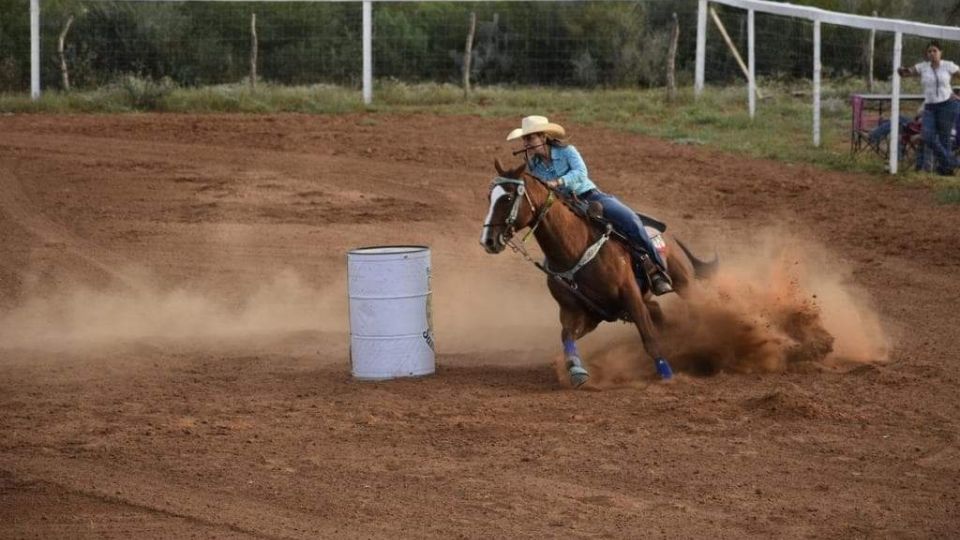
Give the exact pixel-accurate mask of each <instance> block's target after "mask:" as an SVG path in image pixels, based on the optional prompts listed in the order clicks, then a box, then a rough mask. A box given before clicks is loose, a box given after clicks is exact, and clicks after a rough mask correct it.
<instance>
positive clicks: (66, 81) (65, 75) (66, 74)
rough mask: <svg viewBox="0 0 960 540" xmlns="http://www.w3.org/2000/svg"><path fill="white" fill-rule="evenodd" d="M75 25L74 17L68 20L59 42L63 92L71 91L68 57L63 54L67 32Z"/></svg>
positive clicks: (58, 50)
mask: <svg viewBox="0 0 960 540" xmlns="http://www.w3.org/2000/svg"><path fill="white" fill-rule="evenodd" d="M71 24H73V15H70V17H68V18H67V22H66V23H64V25H63V30H61V31H60V39H59V40H58V41H57V53H58V54H59V55H60V78H61V80H62V81H63V90H64V91H65V92H69V91H70V73H69V72H68V70H67V57H66V56H65V55H64V54H63V42H64V41H66V39H67V32H69V31H70V25H71Z"/></svg>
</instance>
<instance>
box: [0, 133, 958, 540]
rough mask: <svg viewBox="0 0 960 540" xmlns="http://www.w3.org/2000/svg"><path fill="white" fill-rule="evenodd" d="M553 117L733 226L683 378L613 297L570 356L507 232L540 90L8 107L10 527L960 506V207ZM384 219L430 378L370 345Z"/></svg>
mask: <svg viewBox="0 0 960 540" xmlns="http://www.w3.org/2000/svg"><path fill="white" fill-rule="evenodd" d="M556 120H559V121H561V122H563V123H565V124H567V128H568V131H569V132H571V133H572V136H573V139H572V141H573V143H574V144H576V145H577V147H578V148H579V149H580V150H581V152H582V153H583V154H584V157H585V158H586V160H587V163H588V165H589V166H590V168H591V176H592V177H594V178H595V179H596V180H597V181H598V182H599V183H600V185H601V186H602V187H603V188H604V189H605V190H607V191H610V192H612V193H615V194H618V195H619V196H620V197H621V198H622V199H623V200H625V201H626V202H628V203H631V204H633V205H634V206H635V207H637V208H639V209H643V210H647V211H649V212H651V213H653V214H655V215H657V216H658V217H660V218H661V219H664V220H665V221H667V222H668V223H669V224H670V227H671V231H672V232H674V233H676V234H677V235H679V236H680V237H682V238H684V239H685V240H687V241H688V243H689V244H690V245H691V246H692V247H693V248H694V249H695V250H696V251H697V252H698V253H699V254H701V255H702V256H703V257H704V258H709V257H710V256H711V255H712V253H713V251H714V249H716V251H717V252H718V253H719V254H720V257H721V260H722V264H723V265H724V266H723V270H722V271H721V274H720V276H718V281H717V282H716V283H714V284H711V287H713V288H712V289H710V291H711V292H710V293H709V294H710V295H713V296H709V295H708V296H709V297H708V298H707V299H706V300H704V301H703V303H702V304H698V305H688V304H684V303H682V302H679V301H677V300H676V299H674V298H671V299H669V300H666V301H665V302H664V305H665V308H666V312H667V317H668V326H667V328H666V329H665V330H664V336H665V339H666V345H667V350H668V352H669V353H670V356H671V357H672V359H673V360H674V362H675V368H676V369H677V371H678V375H677V377H675V379H674V380H673V381H671V382H669V383H662V382H660V381H658V380H657V379H656V378H655V373H654V371H653V366H652V362H650V361H649V359H647V358H645V357H643V353H642V351H641V349H640V340H639V337H638V336H637V335H636V333H635V332H634V331H633V330H632V328H631V327H629V326H626V325H622V324H609V325H605V326H604V327H603V328H601V329H600V330H599V331H598V332H596V333H595V334H593V335H591V336H588V337H587V338H586V339H585V340H584V341H583V344H582V349H581V350H582V352H583V353H584V356H585V360H586V362H587V364H588V365H589V366H590V367H591V369H592V371H593V374H594V379H593V383H592V387H591V389H590V390H587V391H574V390H571V389H569V388H567V387H566V383H565V381H564V379H563V378H561V377H558V374H557V371H556V370H555V368H554V363H555V362H556V361H557V359H558V357H559V355H560V351H561V346H560V340H559V324H558V322H557V309H556V307H555V305H554V304H553V302H552V300H550V298H549V296H548V293H547V290H546V286H545V284H544V280H543V277H542V275H540V274H539V273H538V272H537V271H536V270H535V269H534V268H533V267H531V266H530V265H528V264H527V263H525V262H524V261H523V260H522V259H521V258H520V257H519V256H517V255H515V254H512V253H509V252H508V253H504V254H500V255H497V256H491V255H487V254H486V253H484V251H483V250H482V248H481V247H480V245H479V243H478V239H479V236H480V224H481V221H482V220H483V217H484V215H485V214H486V211H487V199H486V197H487V186H488V183H489V181H490V180H491V178H492V177H493V176H494V170H493V167H492V161H493V159H494V158H495V157H498V156H499V157H501V158H502V159H504V160H510V159H514V158H511V157H510V150H511V148H510V147H509V146H508V145H507V144H506V143H503V142H501V141H502V140H503V138H504V136H505V134H506V133H507V132H508V131H509V130H510V129H511V128H512V127H515V126H514V124H515V123H517V120H516V119H512V120H503V119H485V118H477V117H436V116H420V115H410V116H399V115H398V116H389V115H382V114H372V115H346V116H304V115H281V116H247V115H230V116H217V115H208V116H183V115H133V114H131V115H124V116H95V115H89V116H22V115H15V116H4V117H0V253H2V255H3V256H2V257H0V536H2V537H14V538H18V537H43V538H61V537H90V538H151V537H186V536H192V537H217V538H221V537H225V538H233V537H237V538H246V537H268V538H322V537H328V538H329V537H362V538H397V537H417V538H419V537H440V538H449V537H471V538H473V537H483V538H518V537H534V538H541V537H575V538H580V537H604V538H618V537H631V538H639V537H669V538H685V537H700V538H702V537H725V538H744V537H760V538H770V537H805V538H806V537H842V538H851V537H853V538H860V537H876V536H881V537H911V538H917V537H943V538H946V537H957V536H958V535H960V490H958V486H960V446H958V437H960V400H958V395H960V393H958V386H960V339H957V332H958V319H957V310H958V307H960V271H958V268H960V250H958V247H960V241H958V240H960V211H958V209H957V208H956V207H955V206H942V205H938V204H937V203H936V202H935V200H934V196H933V194H932V193H931V192H930V191H929V190H926V189H922V188H911V187H904V186H902V185H895V184H892V183H888V182H886V181H885V180H883V179H877V178H874V177H869V176H864V175H857V174H843V173H831V172H823V171H820V170H816V169H814V168H811V167H807V166H803V165H789V164H782V163H774V162H767V161H758V160H746V159H743V158H739V157H733V156H730V155H725V154H721V153H717V152H714V151H710V150H705V149H703V148H700V147H695V146H683V145H675V144H671V143H668V142H664V141H658V140H653V139H649V138H644V137H640V136H630V135H624V134H621V133H617V132H613V131H609V130H605V129H600V128H587V127H582V126H576V125H572V124H571V123H569V122H564V120H565V119H564V118H562V117H559V118H556ZM382 244H426V245H429V246H430V247H431V249H432V256H433V265H432V266H433V276H434V282H433V302H434V321H435V333H436V343H437V361H438V369H437V372H436V374H435V375H434V376H431V377H427V378H423V379H417V380H398V381H391V382H381V383H370V382H356V381H354V380H352V379H351V377H350V365H349V357H348V345H349V328H348V320H347V311H346V310H347V292H346V287H345V283H346V275H345V274H346V252H347V251H348V250H350V249H352V248H356V247H360V246H367V245H382ZM699 308H703V309H702V310H701V309H699ZM794 308H796V309H797V310H798V312H802V313H805V314H807V315H808V316H809V319H805V320H808V321H814V322H815V323H816V324H815V325H814V326H816V327H817V328H818V329H820V330H822V331H823V332H826V333H827V334H828V335H829V338H830V340H831V341H830V342H829V343H828V347H827V349H825V350H823V351H822V353H823V354H820V355H814V356H813V357H809V356H807V357H803V358H797V357H796V355H792V353H791V351H795V350H796V349H797V347H801V348H802V347H803V346H804V345H805V343H804V340H805V339H806V338H804V337H803V336H800V337H798V336H796V335H787V334H784V333H783V332H782V331H780V330H778V327H777V321H778V320H780V319H778V318H782V317H784V316H787V317H789V316H790V312H791V311H790V310H792V309H794ZM691 311H695V313H692V314H691ZM691 320H697V321H699V325H698V326H696V327H694V326H691V325H690V324H689V321H691ZM788 334H789V333H788Z"/></svg>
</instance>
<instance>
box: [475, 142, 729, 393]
mask: <svg viewBox="0 0 960 540" xmlns="http://www.w3.org/2000/svg"><path fill="white" fill-rule="evenodd" d="M496 168H497V172H498V173H499V175H500V176H499V177H498V178H497V179H495V180H494V181H493V184H492V186H491V191H490V209H489V210H488V212H487V218H486V221H485V223H484V225H483V233H482V235H481V238H480V243H481V244H482V245H483V247H484V249H485V250H486V251H487V252H488V253H492V254H496V253H500V252H501V251H503V250H504V248H505V247H506V246H507V245H508V244H511V245H516V244H512V240H511V239H512V237H513V235H514V234H515V233H516V232H517V231H519V230H522V229H526V228H530V229H531V232H532V233H533V235H534V237H535V238H536V239H537V243H538V244H539V245H540V248H541V249H542V250H543V254H544V255H545V256H546V261H545V263H544V264H543V265H538V267H540V268H541V270H543V271H544V272H546V273H547V274H548V278H547V286H548V288H549V289H550V294H551V295H552V296H553V298H554V299H555V300H556V301H557V303H558V304H559V306H560V324H561V325H562V327H563V330H562V332H561V340H562V341H563V348H564V354H565V357H566V365H567V372H568V373H569V375H570V382H571V383H572V384H573V386H574V387H579V386H581V385H582V384H583V383H585V382H586V381H587V379H588V378H589V373H588V372H587V370H586V368H585V367H584V365H583V362H582V361H581V359H580V355H579V353H578V352H577V346H576V341H577V340H578V339H580V338H581V337H583V336H585V335H586V334H588V333H590V332H591V331H593V329H594V328H596V327H597V325H598V324H600V321H602V320H607V321H613V320H617V319H623V320H628V321H633V323H634V324H635V325H636V326H637V330H638V331H639V332H640V337H641V338H642V340H643V345H644V347H645V349H646V351H647V353H648V354H649V355H650V356H651V357H652V358H653V359H654V363H655V366H656V368H657V372H658V373H659V374H660V376H661V377H662V378H664V379H669V378H670V377H671V376H672V371H671V369H670V364H669V363H668V362H667V359H666V358H665V357H664V354H663V351H662V350H661V348H660V343H659V340H658V338H657V335H656V331H655V328H654V320H656V321H657V322H660V321H662V317H663V316H662V313H661V310H660V306H659V304H657V302H656V301H655V300H653V297H652V295H651V294H650V292H649V290H647V287H645V286H643V285H641V284H640V283H638V281H637V278H636V276H635V274H634V270H633V269H634V261H633V260H632V257H631V254H630V250H629V249H628V248H627V246H626V245H624V244H623V243H622V242H620V241H617V240H616V239H614V238H613V237H611V236H610V234H609V231H607V233H606V234H605V233H604V231H602V230H600V229H599V228H598V227H596V226H595V225H593V224H591V223H590V222H589V219H588V218H587V217H585V216H583V215H581V214H579V213H577V212H575V211H574V210H572V209H571V208H570V207H569V206H568V205H567V204H563V203H558V202H557V194H556V193H554V192H552V191H551V190H550V189H549V188H547V187H546V186H545V185H543V184H542V183H541V182H540V181H539V180H538V179H537V178H536V177H535V176H533V175H532V174H530V173H529V172H528V171H527V170H526V165H521V166H520V167H518V168H516V169H514V170H509V171H508V170H505V169H504V168H503V165H502V164H501V163H500V160H497V161H496ZM555 203H556V204H555ZM529 234H530V233H527V235H529ZM608 239H609V240H610V241H607V240H608ZM665 241H666V248H665V251H666V253H665V259H666V262H667V266H668V271H669V274H670V278H671V279H672V281H673V287H674V290H676V291H677V293H678V294H680V295H681V296H685V295H686V294H687V292H688V291H689V290H690V287H691V285H692V284H693V280H694V279H695V278H705V277H708V276H709V275H710V274H711V273H713V271H714V270H715V269H716V265H717V261H716V260H714V261H712V262H703V261H700V260H698V259H697V258H696V257H695V256H694V255H693V254H692V253H691V252H690V251H689V250H688V249H687V248H686V247H685V246H684V245H683V244H682V243H680V242H679V241H678V240H676V239H666V240H665ZM677 248H679V249H677ZM515 249H516V248H515ZM521 249H522V246H521ZM591 255H592V257H591Z"/></svg>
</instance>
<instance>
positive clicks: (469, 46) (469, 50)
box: [463, 11, 477, 99]
mask: <svg viewBox="0 0 960 540" xmlns="http://www.w3.org/2000/svg"><path fill="white" fill-rule="evenodd" d="M476 29H477V14H476V12H473V11H471V12H470V27H469V28H468V29H467V43H466V45H465V46H464V47H463V99H467V98H469V97H470V64H471V63H472V60H473V34H474V32H475V31H476Z"/></svg>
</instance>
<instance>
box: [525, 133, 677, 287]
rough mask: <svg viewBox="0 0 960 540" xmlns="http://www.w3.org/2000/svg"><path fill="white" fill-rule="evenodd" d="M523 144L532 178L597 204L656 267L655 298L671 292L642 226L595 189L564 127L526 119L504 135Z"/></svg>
mask: <svg viewBox="0 0 960 540" xmlns="http://www.w3.org/2000/svg"><path fill="white" fill-rule="evenodd" d="M518 138H522V140H523V150H524V154H525V155H526V158H527V167H528V168H529V169H530V172H531V173H533V175H534V176H536V177H537V178H539V179H540V180H541V181H542V182H543V183H544V184H546V185H547V187H549V188H551V189H555V190H557V191H559V192H560V193H561V194H563V195H566V196H575V197H576V198H578V199H580V200H582V201H586V202H587V203H599V204H600V205H601V206H602V208H603V217H605V218H607V219H608V220H610V221H612V222H613V223H614V224H615V225H616V227H617V230H619V231H620V232H622V233H623V234H624V235H626V236H627V238H629V239H630V240H631V241H633V242H634V243H635V244H639V245H641V246H643V248H644V250H646V252H647V253H648V254H649V255H650V260H652V261H653V263H654V264H655V265H656V267H655V268H654V269H652V271H649V272H648V274H649V275H650V288H651V290H652V291H653V293H654V294H656V295H658V296H659V295H661V294H666V293H668V292H671V291H673V287H671V284H670V277H669V276H668V275H667V272H666V265H665V264H664V262H663V259H662V258H661V257H660V253H659V252H658V251H657V249H656V248H655V247H654V246H653V243H652V242H651V241H650V237H649V236H647V231H646V230H644V228H643V223H642V222H641V221H640V218H639V217H638V216H637V214H636V212H634V211H633V210H631V209H630V208H628V207H627V205H625V204H623V203H622V202H620V201H619V200H618V199H617V198H616V197H614V196H613V195H609V194H607V193H604V192H602V191H600V190H599V189H597V185H596V184H594V183H593V182H592V181H591V180H590V178H589V177H588V176H587V166H586V164H585V163H584V162H583V158H582V157H580V152H578V151H577V149H576V148H574V147H573V146H572V145H570V144H567V143H566V142H564V140H563V139H565V138H566V132H565V131H564V129H563V126H560V125H559V124H554V123H551V122H550V121H549V120H547V118H546V117H544V116H527V117H526V118H524V119H523V120H522V121H521V122H520V127H519V128H517V129H515V130H513V131H511V132H510V134H509V135H507V140H508V141H512V140H516V139H518Z"/></svg>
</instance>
